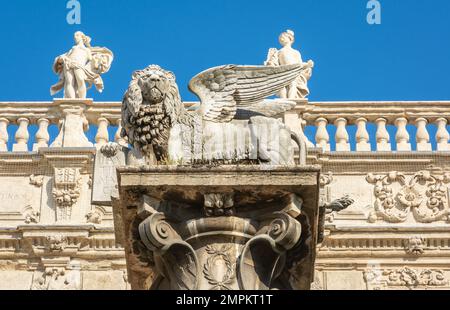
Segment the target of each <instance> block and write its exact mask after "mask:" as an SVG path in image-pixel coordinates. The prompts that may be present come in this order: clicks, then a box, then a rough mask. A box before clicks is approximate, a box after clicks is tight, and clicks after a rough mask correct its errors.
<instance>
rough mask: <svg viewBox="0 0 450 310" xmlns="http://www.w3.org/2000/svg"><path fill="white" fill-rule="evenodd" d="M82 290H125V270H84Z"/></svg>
mask: <svg viewBox="0 0 450 310" xmlns="http://www.w3.org/2000/svg"><path fill="white" fill-rule="evenodd" d="M82 276H83V290H126V289H127V282H126V276H125V271H123V270H107V271H84V272H83V273H82Z"/></svg>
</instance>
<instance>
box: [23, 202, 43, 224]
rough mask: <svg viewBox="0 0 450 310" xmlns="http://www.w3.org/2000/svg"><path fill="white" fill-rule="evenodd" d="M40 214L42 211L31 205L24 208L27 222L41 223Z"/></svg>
mask: <svg viewBox="0 0 450 310" xmlns="http://www.w3.org/2000/svg"><path fill="white" fill-rule="evenodd" d="M40 215H41V214H40V212H38V211H35V210H34V209H33V208H32V207H31V206H26V207H25V209H24V210H23V216H24V217H25V224H31V223H35V224H36V223H39V219H40Z"/></svg>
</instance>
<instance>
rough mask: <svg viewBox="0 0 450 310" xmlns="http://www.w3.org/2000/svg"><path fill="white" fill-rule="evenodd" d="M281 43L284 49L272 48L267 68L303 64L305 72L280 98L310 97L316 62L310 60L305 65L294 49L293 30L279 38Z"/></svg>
mask: <svg viewBox="0 0 450 310" xmlns="http://www.w3.org/2000/svg"><path fill="white" fill-rule="evenodd" d="M279 42H280V44H281V46H283V47H282V48H281V49H280V50H277V49H276V48H271V49H270V50H269V53H268V56H267V60H266V61H265V63H264V64H265V65H266V66H284V65H294V64H302V65H303V69H304V70H303V72H302V74H300V75H299V77H298V78H297V79H296V80H295V81H294V82H292V84H291V85H289V86H288V87H286V88H283V89H282V90H281V91H280V93H279V94H278V95H279V97H280V98H288V99H303V98H306V97H307V96H308V95H309V89H308V81H309V79H310V78H311V76H312V68H313V67H314V62H313V61H312V60H309V61H308V62H306V63H304V62H303V60H302V56H301V54H300V52H299V51H298V50H295V49H294V48H292V44H294V42H295V35H294V32H293V31H292V30H287V31H285V32H283V33H282V34H281V35H280V37H279Z"/></svg>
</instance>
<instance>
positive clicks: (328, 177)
mask: <svg viewBox="0 0 450 310" xmlns="http://www.w3.org/2000/svg"><path fill="white" fill-rule="evenodd" d="M333 181H334V177H333V173H332V172H330V171H329V172H328V173H326V174H325V173H321V174H320V179H319V184H320V186H321V187H325V186H327V185H330V184H331V183H332V182H333Z"/></svg>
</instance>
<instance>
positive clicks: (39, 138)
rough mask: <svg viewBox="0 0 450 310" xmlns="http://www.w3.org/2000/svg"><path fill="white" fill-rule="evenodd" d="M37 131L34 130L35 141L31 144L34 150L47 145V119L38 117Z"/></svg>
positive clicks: (48, 138) (48, 136) (48, 137)
mask: <svg viewBox="0 0 450 310" xmlns="http://www.w3.org/2000/svg"><path fill="white" fill-rule="evenodd" d="M37 124H38V128H39V129H38V131H37V132H36V143H34V145H33V151H34V152H36V151H38V150H39V148H41V147H48V142H49V141H50V135H49V134H48V124H49V120H48V119H46V118H40V119H39V120H38V121H37Z"/></svg>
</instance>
